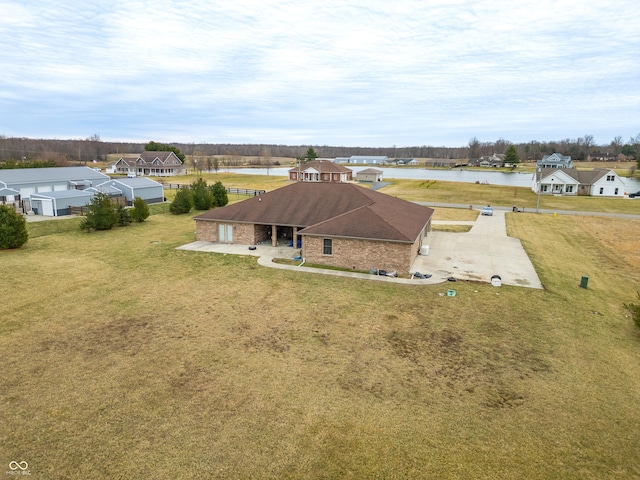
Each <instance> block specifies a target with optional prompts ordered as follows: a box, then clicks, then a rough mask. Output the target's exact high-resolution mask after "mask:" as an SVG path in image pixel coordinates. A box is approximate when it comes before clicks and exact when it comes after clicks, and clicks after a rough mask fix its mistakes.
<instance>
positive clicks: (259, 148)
mask: <svg viewBox="0 0 640 480" xmlns="http://www.w3.org/2000/svg"><path fill="white" fill-rule="evenodd" d="M150 141H152V140H150ZM167 145H172V146H174V147H176V148H177V149H179V150H180V152H182V153H183V154H185V155H186V156H196V157H197V156H227V157H263V158H266V159H269V161H270V159H272V158H274V157H285V158H297V157H300V156H303V155H304V154H305V152H306V151H307V149H308V148H309V147H313V148H314V150H315V151H316V153H317V154H318V157H319V158H335V157H350V156H352V155H384V156H387V157H389V158H456V159H457V158H480V157H482V156H489V155H493V154H503V153H504V152H505V150H506V148H507V147H508V146H509V145H514V146H515V147H516V148H517V150H518V155H519V158H520V160H521V161H535V160H539V159H540V158H542V156H544V155H548V154H551V153H554V152H558V153H561V154H563V155H570V156H571V157H572V158H573V159H574V160H586V159H588V158H589V159H592V160H602V161H607V160H611V161H613V160H617V159H618V158H619V156H620V155H625V156H626V157H627V158H628V159H629V160H633V159H634V158H635V156H636V152H638V151H640V134H638V135H637V136H636V137H632V138H631V139H630V140H629V141H627V142H625V141H623V140H622V137H616V138H614V139H613V140H612V141H611V142H610V143H608V144H604V145H597V144H596V143H595V142H594V140H593V136H591V135H586V136H585V137H581V138H577V139H565V140H560V141H550V142H539V141H535V140H534V141H531V142H528V143H512V142H510V141H508V140H504V139H499V140H497V141H494V142H481V141H479V140H478V139H476V138H472V139H471V140H469V144H468V145H465V146H462V147H445V146H440V147H433V146H427V145H423V146H415V147H381V148H373V147H339V146H338V147H336V146H328V145H269V144H255V145H254V144H229V143H198V144H196V143H175V142H170V143H167ZM144 149H145V143H128V142H103V141H101V140H100V136H99V135H97V134H94V135H92V136H91V137H89V138H87V139H84V140H49V139H32V138H18V137H6V136H2V135H0V162H7V161H14V162H17V163H31V164H33V163H34V162H38V161H46V162H54V164H56V165H64V164H69V163H75V164H77V163H87V162H91V161H92V160H94V159H96V160H106V158H107V155H108V154H125V153H141V152H143V151H144ZM12 168H14V167H12Z"/></svg>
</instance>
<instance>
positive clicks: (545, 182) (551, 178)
mask: <svg viewBox="0 0 640 480" xmlns="http://www.w3.org/2000/svg"><path fill="white" fill-rule="evenodd" d="M538 187H539V188H540V195H564V196H571V195H590V196H594V197H622V196H624V194H625V185H624V182H623V181H622V179H621V178H620V177H619V176H618V175H617V174H616V172H614V171H613V170H607V169H603V168H596V169H594V170H590V171H579V170H576V169H574V168H555V167H550V168H544V169H542V172H536V175H535V176H534V181H533V186H532V187H531V190H533V192H534V193H538Z"/></svg>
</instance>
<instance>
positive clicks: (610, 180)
mask: <svg viewBox="0 0 640 480" xmlns="http://www.w3.org/2000/svg"><path fill="white" fill-rule="evenodd" d="M614 180H615V177H614V176H613V175H607V182H613V181H614Z"/></svg>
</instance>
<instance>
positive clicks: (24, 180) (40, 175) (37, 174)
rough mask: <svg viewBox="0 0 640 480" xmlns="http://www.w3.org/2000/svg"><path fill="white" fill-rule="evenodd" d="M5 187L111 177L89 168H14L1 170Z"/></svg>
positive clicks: (0, 173)
mask: <svg viewBox="0 0 640 480" xmlns="http://www.w3.org/2000/svg"><path fill="white" fill-rule="evenodd" d="M0 180H2V183H4V184H5V185H22V184H29V183H41V182H62V181H70V180H75V181H78V180H102V181H104V180H109V176H108V175H105V174H104V173H100V172H96V171H95V170H94V169H93V168H89V167H48V168H12V169H7V170H0Z"/></svg>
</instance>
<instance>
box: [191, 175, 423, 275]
mask: <svg viewBox="0 0 640 480" xmlns="http://www.w3.org/2000/svg"><path fill="white" fill-rule="evenodd" d="M432 215H433V210H432V209H431V208H428V207H424V206H421V205H417V204H415V203H412V202H407V201H405V200H401V199H398V198H395V197H391V196H389V195H385V194H383V193H379V192H376V191H373V190H371V189H367V188H362V187H359V186H357V185H354V184H353V183H330V182H317V183H305V182H295V183H292V184H290V185H287V186H286V187H282V188H279V189H277V190H273V191H271V192H267V193H266V194H263V195H260V196H258V197H253V198H249V199H247V200H244V201H242V202H238V203H235V204H232V205H227V206H225V207H222V208H217V209H214V210H211V211H209V212H207V213H204V214H202V215H198V216H196V217H194V219H195V221H196V237H197V239H198V240H203V241H209V242H219V243H233V244H245V245H255V244H258V243H264V242H270V243H271V244H272V245H274V246H275V245H276V244H277V243H278V241H283V242H287V243H292V244H293V245H297V244H298V238H299V237H301V239H302V242H301V245H302V249H301V255H302V257H303V258H305V260H306V261H307V262H309V263H316V264H322V265H331V266H337V267H344V268H350V269H355V270H369V269H372V268H379V269H386V270H397V271H398V272H408V271H409V268H410V266H411V264H412V262H413V261H414V260H415V257H416V255H417V254H418V252H419V250H420V247H421V246H422V244H423V241H424V239H425V238H426V236H427V232H428V231H429V229H430V225H431V216H432Z"/></svg>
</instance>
